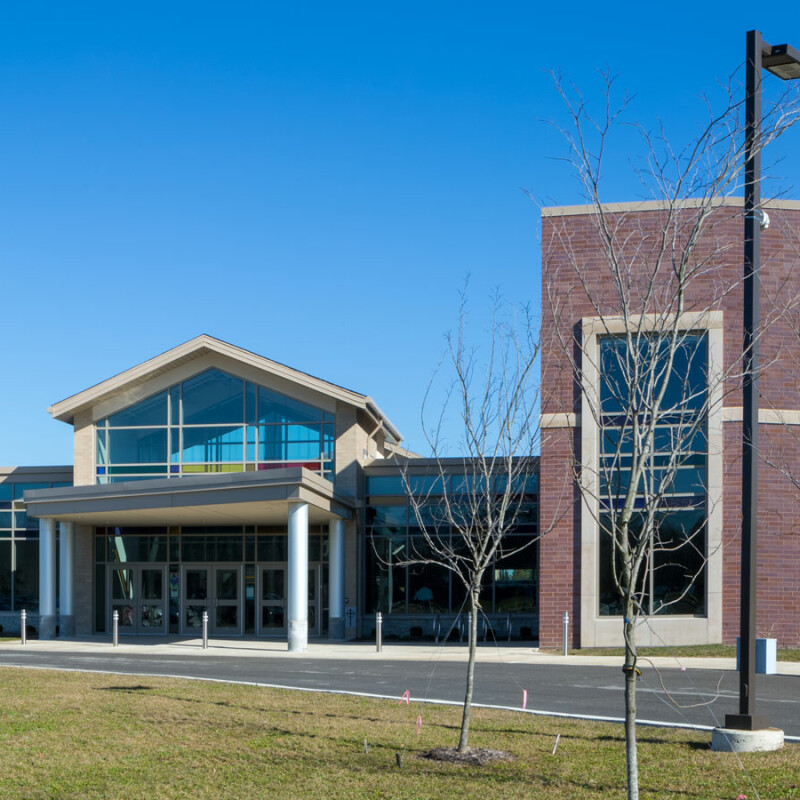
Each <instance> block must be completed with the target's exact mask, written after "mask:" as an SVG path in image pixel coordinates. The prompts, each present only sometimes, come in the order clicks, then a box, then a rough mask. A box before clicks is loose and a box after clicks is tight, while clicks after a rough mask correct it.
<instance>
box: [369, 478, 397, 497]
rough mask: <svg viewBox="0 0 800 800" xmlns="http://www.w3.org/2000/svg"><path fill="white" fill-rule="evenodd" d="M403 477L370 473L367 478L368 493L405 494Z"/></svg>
mask: <svg viewBox="0 0 800 800" xmlns="http://www.w3.org/2000/svg"><path fill="white" fill-rule="evenodd" d="M405 493H406V491H405V488H404V487H403V479H402V477H400V475H370V476H369V477H368V478H367V494H368V495H373V494H374V495H378V494H395V495H404V494H405Z"/></svg>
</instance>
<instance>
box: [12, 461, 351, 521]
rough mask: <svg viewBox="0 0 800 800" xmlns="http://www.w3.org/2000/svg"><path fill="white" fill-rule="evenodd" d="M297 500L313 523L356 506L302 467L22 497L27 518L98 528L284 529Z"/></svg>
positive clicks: (343, 514) (80, 488)
mask: <svg viewBox="0 0 800 800" xmlns="http://www.w3.org/2000/svg"><path fill="white" fill-rule="evenodd" d="M297 502H301V503H307V504H308V521H309V522H310V523H311V524H324V523H327V522H329V521H330V520H332V519H345V520H347V519H350V518H351V517H352V509H353V505H352V501H350V500H348V499H347V498H343V497H341V496H338V495H336V494H335V493H334V491H333V485H332V484H331V482H330V481H327V480H325V479H324V478H321V477H320V476H319V475H316V474H314V473H313V472H310V471H309V470H307V469H304V468H303V467H288V468H284V469H275V470H265V471H261V472H238V473H225V474H210V475H191V476H187V477H180V478H156V479H154V480H143V481H127V482H123V483H112V484H103V485H97V486H70V487H62V488H58V489H35V490H31V491H28V492H25V503H26V506H27V513H28V515H29V516H32V517H39V518H44V519H56V520H63V521H64V522H76V523H79V524H83V525H101V526H117V525H120V526H124V525H142V526H148V525H279V524H285V523H287V522H288V519H289V505H290V503H297Z"/></svg>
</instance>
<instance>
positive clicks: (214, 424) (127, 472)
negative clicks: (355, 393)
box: [96, 369, 335, 483]
mask: <svg viewBox="0 0 800 800" xmlns="http://www.w3.org/2000/svg"><path fill="white" fill-rule="evenodd" d="M96 432H97V447H96V460H97V482H98V483H114V482H117V481H130V480H140V479H146V478H157V477H177V476H180V475H188V474H193V473H199V472H245V471H251V470H252V471H255V470H267V469H275V468H278V467H286V466H302V467H306V468H307V469H310V470H312V471H313V472H316V473H317V474H319V475H322V476H323V477H324V478H327V479H328V480H330V481H332V480H333V474H334V455H335V454H334V450H335V446H334V415H333V414H330V413H328V412H326V411H323V410H322V409H319V408H316V407H315V406H311V405H308V404H306V403H302V402H300V401H298V400H295V399H293V398H291V397H287V396H285V395H282V394H279V393H277V392H273V391H271V390H270V389H267V388H266V387H264V386H259V385H257V384H254V383H250V382H248V381H245V380H242V379H241V378H237V377H236V376H234V375H229V374H228V373H225V372H221V371H220V370H217V369H210V370H207V371H205V372H202V373H200V374H199V375H195V376H194V377H192V378H189V379H188V380H185V381H183V382H182V383H179V384H175V385H174V386H171V387H170V388H169V389H167V390H166V391H164V392H160V393H159V394H156V395H153V396H151V397H148V398H146V399H144V400H141V401H139V402H138V403H136V404H135V405H132V406H130V407H128V408H125V409H123V410H121V411H118V412H117V413H116V414H112V415H111V416H109V417H107V418H106V419H103V420H100V421H99V422H97V423H96Z"/></svg>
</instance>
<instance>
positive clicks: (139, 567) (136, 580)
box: [106, 561, 169, 636]
mask: <svg viewBox="0 0 800 800" xmlns="http://www.w3.org/2000/svg"><path fill="white" fill-rule="evenodd" d="M168 568H169V565H168V564H166V563H159V562H156V563H153V562H150V561H145V562H131V563H127V562H125V563H116V564H109V565H108V568H107V570H106V625H107V627H106V630H108V631H112V630H113V626H114V604H115V601H114V598H113V596H112V595H113V587H114V573H115V572H117V571H120V570H128V571H129V572H130V573H131V579H132V581H133V586H134V595H133V598H132V602H131V603H129V604H128V605H130V607H131V614H132V618H133V623H134V624H133V625H123V624H122V623H123V619H122V618H120V624H119V628H118V630H119V632H120V633H121V634H124V635H126V636H137V635H145V634H147V635H150V636H166V635H167V634H168V633H169V587H168V581H169V575H168ZM144 570H153V571H155V572H161V629H160V630H159V629H158V628H155V627H149V626H144V625H142V622H141V616H142V615H141V610H142V606H143V605H144V602H143V598H142V596H141V594H142V572H143V571H144ZM148 605H152V601H150V602H149V603H148Z"/></svg>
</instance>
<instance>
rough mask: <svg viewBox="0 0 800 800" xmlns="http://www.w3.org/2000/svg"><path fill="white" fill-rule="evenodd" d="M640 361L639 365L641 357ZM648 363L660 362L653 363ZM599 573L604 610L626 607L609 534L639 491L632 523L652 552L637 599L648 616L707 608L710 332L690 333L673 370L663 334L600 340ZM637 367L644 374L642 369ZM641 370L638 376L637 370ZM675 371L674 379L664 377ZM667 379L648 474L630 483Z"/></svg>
mask: <svg viewBox="0 0 800 800" xmlns="http://www.w3.org/2000/svg"><path fill="white" fill-rule="evenodd" d="M636 359H638V360H639V364H640V366H639V367H637V365H636V364H635V363H634V362H635V361H636ZM648 365H654V367H655V368H653V369H651V368H649V366H648ZM600 368H601V376H602V377H601V381H600V404H601V416H600V433H599V436H600V463H599V475H598V479H599V484H600V533H599V535H600V542H599V544H600V558H599V563H600V574H599V609H598V610H599V613H600V615H601V616H614V615H620V614H622V600H621V598H620V596H619V592H618V590H617V588H616V586H615V582H614V572H615V570H614V569H613V566H614V564H613V561H612V559H614V558H616V567H617V570H618V569H619V568H620V567H621V561H620V557H619V554H616V556H615V554H614V547H613V542H612V535H611V532H612V531H613V530H614V526H615V525H616V519H617V515H618V513H619V511H620V510H621V508H622V507H623V505H624V503H625V501H626V498H627V497H628V496H629V495H630V493H631V492H633V493H634V506H635V508H636V509H640V511H638V512H636V513H635V514H634V517H633V519H632V521H631V524H630V527H629V538H630V540H631V541H632V542H636V543H638V542H640V541H641V537H643V536H644V537H647V542H646V543H644V544H645V546H646V551H647V558H646V561H645V563H644V565H643V567H642V571H641V574H640V575H639V576H638V592H637V594H638V598H639V602H640V603H641V605H642V608H643V610H644V611H645V613H647V614H692V615H703V614H704V613H705V609H706V600H705V569H704V564H705V558H706V514H707V511H706V504H707V500H706V486H707V480H706V472H707V469H706V460H707V454H708V446H707V425H706V420H705V414H706V406H707V400H706V399H707V392H708V377H707V368H708V344H707V337H706V336H705V334H703V333H684V334H681V335H680V340H679V344H678V346H677V349H676V351H675V354H674V364H673V367H672V369H671V370H670V371H667V348H666V345H664V344H663V340H659V339H656V338H655V337H652V338H648V337H645V338H643V339H641V341H639V342H638V343H636V344H634V345H632V344H631V342H630V341H629V340H628V339H627V338H626V337H624V336H608V337H603V338H601V339H600ZM637 369H638V372H637ZM638 374H642V375H643V376H644V377H643V378H642V380H641V381H637V380H634V377H635V376H637V375H638ZM667 375H668V380H667V379H666V378H665V377H664V376H667ZM659 381H661V383H666V386H665V387H664V394H663V400H662V402H661V406H660V408H659V409H658V410H657V412H656V413H657V414H658V417H657V420H658V424H657V427H656V430H655V437H654V441H653V447H652V451H651V452H650V453H649V454H645V457H646V458H647V463H646V469H645V472H644V475H643V476H642V478H641V480H640V481H639V483H638V485H637V486H636V487H633V486H632V485H631V483H632V477H631V475H632V473H631V467H632V464H633V460H634V454H639V455H640V454H641V449H640V448H641V447H642V445H641V436H640V432H641V430H642V429H643V428H644V426H645V425H646V424H647V423H648V422H649V420H650V419H652V416H651V415H652V413H653V400H654V398H655V397H656V396H657V395H658V394H659V391H660V388H661V384H659ZM653 508H655V512H656V513H655V524H654V525H653V526H650V527H648V526H647V525H646V524H645V509H653Z"/></svg>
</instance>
